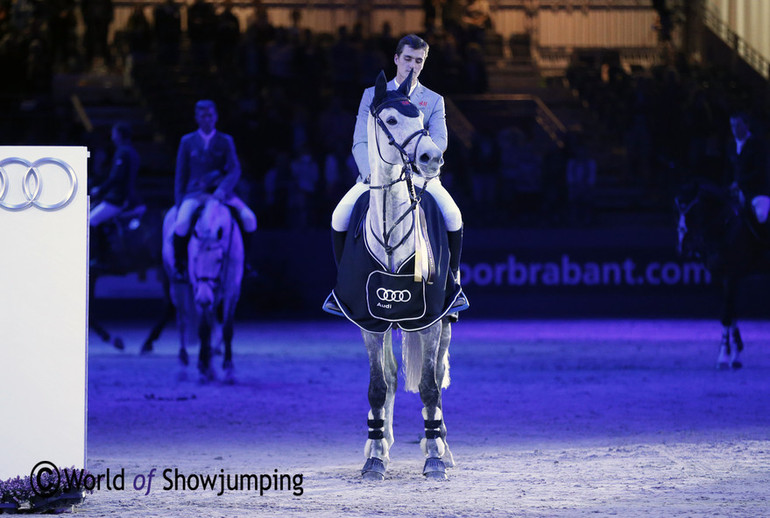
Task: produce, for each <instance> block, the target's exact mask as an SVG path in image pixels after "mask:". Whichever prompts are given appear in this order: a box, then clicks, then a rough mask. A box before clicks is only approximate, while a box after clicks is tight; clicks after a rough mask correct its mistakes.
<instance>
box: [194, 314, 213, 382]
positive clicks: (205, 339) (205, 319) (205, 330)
mask: <svg viewBox="0 0 770 518" xmlns="http://www.w3.org/2000/svg"><path fill="white" fill-rule="evenodd" d="M198 316H199V322H198V339H199V340H200V343H201V346H200V351H199V352H198V371H199V372H200V381H201V383H207V382H209V381H212V380H213V379H215V378H216V375H215V373H214V369H212V368H211V329H212V326H213V322H212V320H213V318H214V316H213V313H212V311H211V310H210V309H204V310H203V311H202V312H201V313H200V314H199V315H198Z"/></svg>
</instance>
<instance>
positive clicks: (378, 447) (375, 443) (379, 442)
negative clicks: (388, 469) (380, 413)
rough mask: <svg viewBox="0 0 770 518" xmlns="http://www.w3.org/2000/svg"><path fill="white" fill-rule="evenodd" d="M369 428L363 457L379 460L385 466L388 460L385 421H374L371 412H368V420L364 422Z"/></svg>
mask: <svg viewBox="0 0 770 518" xmlns="http://www.w3.org/2000/svg"><path fill="white" fill-rule="evenodd" d="M366 423H367V425H368V426H369V438H368V439H367V441H366V445H365V446H364V457H366V458H367V459H368V458H369V457H377V458H378V459H381V460H382V461H383V462H384V463H385V464H386V466H387V462H388V461H389V460H390V452H389V450H390V448H389V446H388V441H387V440H385V438H384V437H385V420H384V419H374V415H373V414H372V411H371V410H369V418H368V419H367V421H366Z"/></svg>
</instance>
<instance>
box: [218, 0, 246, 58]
mask: <svg viewBox="0 0 770 518" xmlns="http://www.w3.org/2000/svg"><path fill="white" fill-rule="evenodd" d="M240 42H241V27H240V22H239V21H238V18H237V17H236V16H235V14H233V0H225V2H224V3H223V6H222V12H220V13H219V15H218V16H217V27H216V35H215V41H214V58H215V60H216V63H217V66H218V67H219V69H220V71H226V72H230V73H232V72H233V67H234V65H235V58H236V55H237V51H238V46H239V45H240Z"/></svg>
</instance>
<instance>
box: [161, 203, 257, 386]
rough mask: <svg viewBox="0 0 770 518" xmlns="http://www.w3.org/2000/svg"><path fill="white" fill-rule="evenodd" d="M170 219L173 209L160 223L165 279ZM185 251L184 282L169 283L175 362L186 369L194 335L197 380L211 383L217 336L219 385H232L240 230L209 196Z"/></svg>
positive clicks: (170, 264)
mask: <svg viewBox="0 0 770 518" xmlns="http://www.w3.org/2000/svg"><path fill="white" fill-rule="evenodd" d="M175 219H176V208H172V209H171V210H170V211H169V212H168V213H167V214H166V218H165V219H164V222H163V265H164V268H165V269H166V273H167V275H168V276H169V278H173V274H174V250H173V233H174V221H175ZM187 250H188V261H187V276H188V280H189V281H188V282H172V283H171V284H170V295H171V300H172V302H173V303H174V306H175V307H176V308H177V324H178V327H179V334H180V349H179V358H180V361H181V362H182V364H183V365H184V366H186V365H187V363H188V356H187V345H188V340H189V334H190V333H189V332H190V331H191V330H197V335H198V338H199V341H200V351H199V353H198V370H199V371H200V376H201V378H200V379H201V381H202V382H206V381H211V380H213V379H215V377H216V375H215V372H214V370H213V368H212V367H211V356H212V344H217V343H218V340H219V337H220V335H221V339H222V341H223V343H224V360H223V364H222V368H223V369H224V371H225V381H226V382H232V381H233V380H234V378H233V360H232V339H233V320H234V318H235V307H236V305H237V303H238V299H239V298H240V293H241V280H242V279H243V259H244V248H243V237H242V235H241V231H240V227H239V225H238V222H237V220H236V218H235V217H234V216H233V215H232V213H231V211H230V209H229V207H227V205H225V204H223V203H222V202H220V201H219V200H217V199H216V198H214V197H207V198H206V199H205V201H203V203H202V204H201V210H200V215H199V216H198V217H197V219H196V221H195V224H194V226H193V230H192V235H191V237H190V241H189V244H188V247H187Z"/></svg>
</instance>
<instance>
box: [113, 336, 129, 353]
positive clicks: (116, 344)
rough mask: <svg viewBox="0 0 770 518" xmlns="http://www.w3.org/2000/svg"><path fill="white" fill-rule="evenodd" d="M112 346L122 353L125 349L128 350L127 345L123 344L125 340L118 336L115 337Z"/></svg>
mask: <svg viewBox="0 0 770 518" xmlns="http://www.w3.org/2000/svg"><path fill="white" fill-rule="evenodd" d="M112 346H113V347H114V348H115V349H117V350H118V351H122V350H123V349H125V348H126V344H124V343H123V339H122V338H121V337H119V336H116V337H115V338H114V339H113V340H112Z"/></svg>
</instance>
